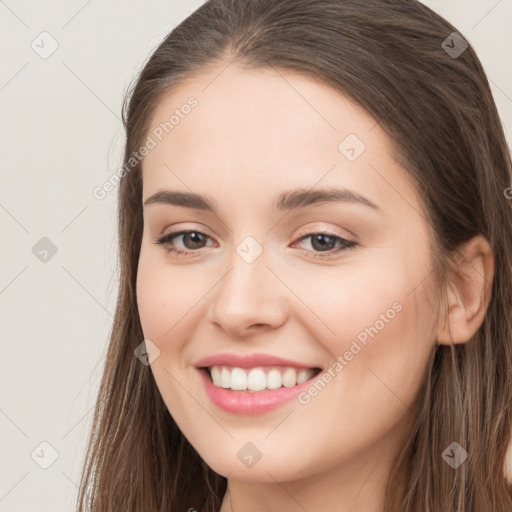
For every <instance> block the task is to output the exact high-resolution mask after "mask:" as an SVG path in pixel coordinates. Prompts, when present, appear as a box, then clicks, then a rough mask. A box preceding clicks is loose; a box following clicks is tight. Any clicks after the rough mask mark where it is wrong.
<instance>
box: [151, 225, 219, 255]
mask: <svg viewBox="0 0 512 512" xmlns="http://www.w3.org/2000/svg"><path fill="white" fill-rule="evenodd" d="M179 237H183V238H182V243H183V244H184V245H185V249H187V250H185V251H183V250H181V249H178V248H176V247H174V245H173V243H172V240H174V239H175V238H179ZM208 238H210V237H209V236H208V235H205V234H204V233H201V232H200V231H195V230H188V231H176V232H175V233H168V234H166V235H164V236H161V237H157V238H156V239H155V241H154V243H155V244H159V245H163V246H164V248H165V249H166V250H167V251H168V252H174V253H175V254H176V255H187V256H189V255H190V254H189V253H190V252H191V251H192V252H196V251H194V249H202V248H203V247H204V245H205V241H206V239H208ZM187 246H188V247H187Z"/></svg>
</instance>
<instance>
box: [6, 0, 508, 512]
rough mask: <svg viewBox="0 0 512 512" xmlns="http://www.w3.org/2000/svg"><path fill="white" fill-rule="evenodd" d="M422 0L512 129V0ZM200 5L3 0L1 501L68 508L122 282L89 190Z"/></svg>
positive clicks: (111, 234) (111, 231) (107, 172)
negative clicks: (152, 73)
mask: <svg viewBox="0 0 512 512" xmlns="http://www.w3.org/2000/svg"><path fill="white" fill-rule="evenodd" d="M425 3H426V4H427V5H429V6H430V7H432V8H433V9H434V10H436V11H437V12H439V13H440V14H441V15H443V16H445V17H446V18H447V19H448V20H450V21H451V22H452V23H453V24H454V25H455V26H456V27H457V28H458V29H459V30H460V31H461V32H462V33H463V34H464V35H465V36H466V37H467V39H468V40H469V42H470V43H471V44H472V45H473V47H474V48H475V49H476V51H477V53H478V54H479V56H480V58H481V60H482V62H483V64H484V67H485V68H486V70H487V73H488V76H489V79H490V81H491V84H492V89H493V93H494V97H495V100H496V103H497V105H498V108H499V110H500V113H501V116H502V119H503V122H504V124H505V129H506V132H507V139H508V140H509V141H510V137H511V133H512V99H511V98H512V66H511V65H510V61H509V60H508V57H509V53H510V48H512V35H511V31H510V26H511V24H512V1H511V0H500V1H498V0H473V1H468V0H451V1H450V2H447V1H446V0H429V1H425ZM201 4H202V2H201V1H198V0H186V1H185V0H168V1H162V0H159V1H157V0H155V1H153V2H145V3H144V2H142V1H139V2H136V1H134V0H128V1H124V2H116V1H113V0H103V1H101V2H100V1H98V0H89V1H84V0H73V1H67V2H64V1H63V0H60V1H53V2H41V3H37V2H31V3H30V4H29V3H28V2H22V1H21V0H5V1H3V0H0V41H1V43H0V52H1V54H0V60H1V62H2V65H1V67H0V119H1V130H2V131H1V136H0V145H1V156H2V160H1V171H0V172H1V187H0V225H1V237H2V238H1V242H0V244H1V251H0V315H1V316H0V333H1V348H2V356H1V359H0V365H1V366H0V374H1V375H2V386H1V388H0V393H1V394H0V439H1V443H0V461H1V471H0V512H21V511H22V512H29V511H38V512H40V511H52V512H60V511H72V510H74V509H75V508H74V505H75V499H76V494H77V484H78V482H79V479H80V469H81V460H82V457H83V452H84V449H85V440H86V434H87V430H88V428H89V426H90V421H91V419H92V407H93V405H94V399H95V394H96V391H97V386H98V384H99V379H100V376H101V366H102V361H103V356H104V353H105V349H106V345H107V341H108V334H109V330H110V327H111V325H112V315H113V312H114V307H115V298H116V292H117V288H116V287H117V276H116V275H115V272H114V271H115V265H116V258H117V255H116V250H117V248H116V238H115V237H116V234H115V206H116V191H113V192H111V193H110V194H108V195H107V197H106V198H105V199H103V200H101V201H100V200H97V199H95V198H94V197H93V195H92V190H93V189H94V187H96V186H101V185H102V184H103V183H104V182H105V181H106V180H107V179H108V178H109V177H110V176H111V175H112V174H114V173H115V172H116V171H117V170H118V168H119V165H120V162H121V151H122V147H123V130H122V125H121V120H120V112H121V102H122V97H123V93H124V91H125V90H126V88H127V86H128V84H129V83H130V81H131V79H132V77H133V76H134V74H135V72H136V71H137V70H138V69H139V68H140V66H141V65H142V63H143V61H144V60H145V59H146V58H147V56H148V55H149V54H150V53H151V51H152V50H153V49H154V48H155V47H156V46H157V45H158V43H159V42H160V41H161V39H162V38H163V37H164V36H165V34H166V33H168V32H169V31H170V30H171V29H172V28H173V27H174V26H175V25H176V24H177V23H178V22H179V21H181V20H182V19H184V18H185V17H186V16H187V15H188V14H190V13H191V12H192V11H193V10H194V9H196V8H197V7H198V6H199V5H201ZM43 31H46V32H48V33H49V34H51V36H52V38H54V39H55V40H56V41H57V43H58V48H57V50H56V51H55V52H54V53H53V54H52V55H50V56H49V57H48V58H46V59H43V58H41V57H40V56H39V54H38V53H36V51H34V50H33V49H32V47H31V44H34V46H35V47H36V48H38V51H39V52H43V51H48V50H49V49H50V48H51V46H50V43H51V41H50V39H48V36H40V34H41V32H43ZM447 35H448V34H446V35H444V34H440V43H441V41H442V39H444V37H445V36H447ZM45 37H46V39H44V38H45ZM33 41H34V43H32V42H33ZM42 237H47V238H49V239H50V240H51V241H52V242H53V244H55V246H56V247H57V253H56V254H55V255H54V256H53V257H50V256H51V254H50V255H49V256H48V257H47V258H48V261H47V262H42V261H40V259H38V258H37V257H36V256H35V255H34V254H33V252H32V248H33V246H34V245H35V244H36V243H37V242H38V241H39V240H40V239H41V238H42ZM40 256H41V257H43V256H44V254H41V255H40ZM42 442H47V443H49V444H50V445H51V447H53V450H55V451H56V452H57V453H58V457H57V458H56V460H55V461H54V462H53V463H52V464H51V465H50V466H49V467H48V468H47V469H43V468H42V467H41V466H40V464H44V463H45V462H46V463H49V462H51V455H52V448H49V447H48V446H47V445H42V446H41V445H40V443H42ZM34 450H35V451H34ZM31 454H32V455H31ZM32 457H33V458H32ZM35 461H38V462H35Z"/></svg>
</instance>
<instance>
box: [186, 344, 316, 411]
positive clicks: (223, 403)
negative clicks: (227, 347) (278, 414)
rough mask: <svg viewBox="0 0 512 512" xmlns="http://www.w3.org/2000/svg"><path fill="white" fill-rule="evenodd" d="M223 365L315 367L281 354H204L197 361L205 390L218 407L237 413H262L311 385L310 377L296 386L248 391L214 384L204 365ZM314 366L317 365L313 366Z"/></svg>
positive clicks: (278, 405) (274, 407) (240, 366)
mask: <svg viewBox="0 0 512 512" xmlns="http://www.w3.org/2000/svg"><path fill="white" fill-rule="evenodd" d="M215 365H225V366H231V367H238V368H253V367H255V366H291V367H294V368H315V366H311V365H306V364H302V363H298V362H296V361H291V360H289V359H283V358H281V357H276V356H270V355H266V354H251V355H248V356H240V355H236V354H217V355H214V356H210V357H206V358H204V359H201V360H200V361H198V362H197V363H196V365H195V366H196V368H198V370H199V373H200V376H201V379H202V381H203V384H204V386H205V390H206V394H207V395H208V397H209V398H210V400H211V401H212V402H213V403H214V404H215V405H217V406H218V407H220V408H222V409H224V410H225V411H228V412H234V413H238V414H261V413H264V412H267V411H270V410H272V409H276V408H278V407H280V406H281V405H283V404H285V403H286V402H289V401H290V400H293V399H294V398H295V397H297V395H298V394H299V393H300V392H301V391H304V390H305V389H306V388H307V387H309V386H310V385H311V381H312V380H313V379H314V378H316V375H315V376H313V377H312V378H311V379H309V380H307V381H306V382H303V383H301V384H297V385H296V386H293V387H290V388H286V387H281V388H278V389H268V390H264V391H257V392H254V393H250V392H248V391H232V390H230V389H225V388H219V387H217V386H214V384H213V383H212V382H211V380H210V377H209V376H208V373H207V370H206V368H205V367H209V366H215ZM316 368H317V367H316Z"/></svg>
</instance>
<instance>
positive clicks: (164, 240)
mask: <svg viewBox="0 0 512 512" xmlns="http://www.w3.org/2000/svg"><path fill="white" fill-rule="evenodd" d="M188 233H199V234H200V235H203V236H205V237H207V238H210V237H209V236H208V235H205V234H204V233H202V232H201V231H197V230H195V229H189V230H184V231H176V232H175V233H168V234H166V235H164V236H161V237H156V238H155V240H154V242H153V243H155V244H158V245H162V246H164V248H165V250H166V251H168V252H173V253H175V254H176V256H180V255H183V256H187V257H193V256H191V254H190V252H196V253H197V252H199V251H200V249H197V250H192V249H189V250H187V251H183V250H181V249H176V248H175V247H171V246H170V245H169V244H170V241H171V240H172V239H173V238H176V237H178V236H181V235H186V234H188ZM314 235H325V236H329V237H331V238H334V239H335V241H336V242H339V243H341V246H339V247H338V248H337V249H330V250H329V251H312V250H309V249H304V250H305V251H306V252H307V253H308V254H310V253H312V254H313V255H314V257H320V258H329V257H331V256H332V255H334V254H337V253H339V252H342V251H346V250H349V249H353V248H354V247H356V246H357V245H358V243H357V242H355V241H354V240H348V239H347V238H343V237H341V236H338V235H335V234H334V233H329V232H325V231H308V232H301V233H300V234H299V238H298V239H297V240H296V242H294V243H297V242H301V241H302V240H305V239H307V238H309V237H310V236H314ZM201 249H202V248H201Z"/></svg>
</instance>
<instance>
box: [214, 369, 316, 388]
mask: <svg viewBox="0 0 512 512" xmlns="http://www.w3.org/2000/svg"><path fill="white" fill-rule="evenodd" d="M207 371H208V375H209V376H210V379H211V382H212V383H213V385H214V386H215V387H217V388H223V389H230V390H232V391H247V392H249V393H251V392H252V393H254V392H260V391H263V390H273V389H279V388H281V387H285V388H291V387H294V386H296V385H297V384H302V383H303V382H306V381H308V380H309V379H311V378H312V377H314V376H315V375H317V374H318V373H319V372H320V368H293V367H286V366H259V367H255V368H238V367H231V366H222V365H215V366H211V367H208V368H207Z"/></svg>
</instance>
